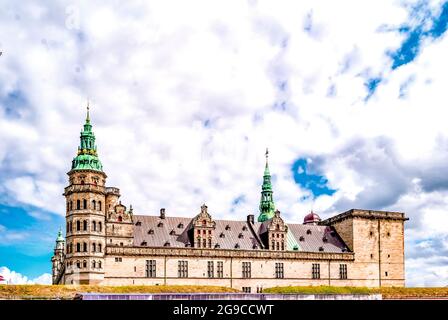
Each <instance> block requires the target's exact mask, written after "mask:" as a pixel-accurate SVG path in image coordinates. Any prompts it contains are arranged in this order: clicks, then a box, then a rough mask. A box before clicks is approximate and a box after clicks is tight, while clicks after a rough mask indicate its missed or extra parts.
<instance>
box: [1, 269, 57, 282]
mask: <svg viewBox="0 0 448 320" xmlns="http://www.w3.org/2000/svg"><path fill="white" fill-rule="evenodd" d="M0 275H2V276H3V278H4V279H5V282H6V283H7V284H51V274H49V273H44V274H42V275H40V276H39V277H37V278H34V279H28V277H27V276H24V275H22V274H21V273H18V272H15V271H13V270H10V269H9V268H8V267H0Z"/></svg>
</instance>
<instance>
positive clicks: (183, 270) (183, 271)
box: [178, 260, 188, 278]
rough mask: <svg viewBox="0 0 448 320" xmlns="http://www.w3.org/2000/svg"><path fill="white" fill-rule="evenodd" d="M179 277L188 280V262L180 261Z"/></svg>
mask: <svg viewBox="0 0 448 320" xmlns="http://www.w3.org/2000/svg"><path fill="white" fill-rule="evenodd" d="M178 276H179V278H188V261H185V260H179V262H178Z"/></svg>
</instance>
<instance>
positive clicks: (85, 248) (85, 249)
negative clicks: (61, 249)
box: [83, 242, 87, 252]
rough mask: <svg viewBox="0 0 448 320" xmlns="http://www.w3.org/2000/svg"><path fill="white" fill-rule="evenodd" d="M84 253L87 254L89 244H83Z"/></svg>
mask: <svg viewBox="0 0 448 320" xmlns="http://www.w3.org/2000/svg"><path fill="white" fill-rule="evenodd" d="M83 251H84V252H87V243H86V242H84V244H83Z"/></svg>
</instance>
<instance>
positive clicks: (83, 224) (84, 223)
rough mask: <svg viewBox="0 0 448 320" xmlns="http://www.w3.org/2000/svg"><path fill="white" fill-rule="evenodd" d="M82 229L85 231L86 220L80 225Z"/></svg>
mask: <svg viewBox="0 0 448 320" xmlns="http://www.w3.org/2000/svg"><path fill="white" fill-rule="evenodd" d="M82 227H83V230H84V231H87V220H84V221H83V223H82Z"/></svg>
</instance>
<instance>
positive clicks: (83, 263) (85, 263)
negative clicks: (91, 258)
mask: <svg viewBox="0 0 448 320" xmlns="http://www.w3.org/2000/svg"><path fill="white" fill-rule="evenodd" d="M82 267H83V268H87V261H86V260H84V261H83V262H82Z"/></svg>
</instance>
